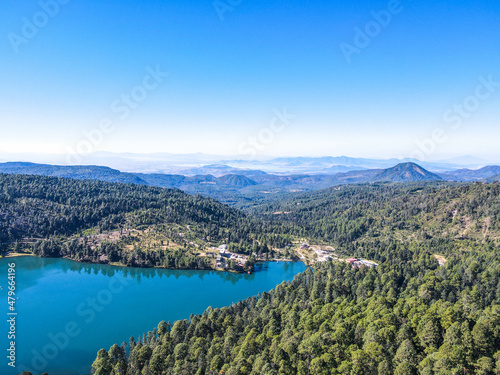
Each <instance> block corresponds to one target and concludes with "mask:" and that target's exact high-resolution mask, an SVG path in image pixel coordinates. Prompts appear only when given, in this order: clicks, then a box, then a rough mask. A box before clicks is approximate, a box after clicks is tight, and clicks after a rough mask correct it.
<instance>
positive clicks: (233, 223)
mask: <svg viewBox="0 0 500 375" xmlns="http://www.w3.org/2000/svg"><path fill="white" fill-rule="evenodd" d="M251 225H253V224H251V222H250V220H249V219H248V218H247V217H246V215H245V214H243V213H242V212H240V211H238V210H235V209H233V208H230V207H228V206H226V205H223V204H221V203H219V202H217V201H216V200H214V199H211V198H205V197H201V196H192V195H188V194H186V193H183V192H181V191H180V190H175V189H164V188H155V187H148V186H140V185H134V184H120V183H107V182H99V181H85V180H73V179H65V178H53V177H42V176H27V175H1V174H0V242H1V243H2V248H3V250H7V249H10V250H16V251H18V250H20V249H23V248H24V249H26V250H29V251H32V252H34V253H35V254H37V255H41V256H55V257H57V256H68V257H70V258H72V259H76V260H84V261H99V258H100V257H101V256H102V255H106V257H107V259H106V261H108V260H109V261H110V262H113V261H114V262H121V263H123V264H127V265H135V266H167V267H173V268H212V267H211V266H210V265H209V263H210V262H211V261H210V260H208V259H206V258H201V257H196V258H195V257H194V255H196V254H199V253H201V252H202V250H203V249H204V248H205V247H206V246H209V245H215V246H218V245H219V244H221V243H228V244H231V243H238V244H239V245H240V247H241V248H244V246H245V245H248V248H249V249H250V246H251V245H252V244H253V243H254V240H253V239H252V238H251V236H250V229H251V228H250V227H251ZM252 229H253V230H254V231H255V232H258V231H259V229H260V228H259V227H258V226H257V227H253V228H252ZM180 260H182V262H180Z"/></svg>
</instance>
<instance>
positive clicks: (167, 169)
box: [0, 152, 495, 178]
mask: <svg viewBox="0 0 500 375" xmlns="http://www.w3.org/2000/svg"><path fill="white" fill-rule="evenodd" d="M2 160H5V161H24V162H34V163H40V164H51V165H101V166H107V167H110V168H113V169H117V170H120V171H123V172H129V173H162V174H181V175H185V176H195V175H199V174H212V175H214V176H216V177H220V176H222V175H225V174H230V173H232V174H244V175H246V174H245V173H244V172H243V171H250V170H260V171H264V172H266V173H272V174H285V175H291V174H337V173H345V172H349V171H353V170H363V169H386V168H391V167H393V166H395V165H397V164H400V163H416V164H418V165H420V166H421V167H423V168H425V169H427V170H429V171H431V172H433V173H438V174H439V173H445V172H451V171H455V170H457V169H462V168H469V169H478V168H481V167H484V166H486V165H488V164H492V165H493V164H495V163H493V162H488V161H486V160H482V159H479V158H477V157H473V156H461V157H456V158H452V159H447V160H441V161H432V162H429V161H419V160H416V159H412V158H399V159H396V158H392V159H371V158H355V157H349V156H324V157H269V156H257V157H255V158H254V159H243V158H242V156H241V155H232V156H224V155H209V154H203V153H192V154H171V153H165V152H159V153H150V154H135V153H113V152H96V153H92V154H89V155H83V156H76V155H64V154H52V155H45V154H44V155H38V154H8V153H2V152H0V161H2ZM247 177H250V178H251V176H247Z"/></svg>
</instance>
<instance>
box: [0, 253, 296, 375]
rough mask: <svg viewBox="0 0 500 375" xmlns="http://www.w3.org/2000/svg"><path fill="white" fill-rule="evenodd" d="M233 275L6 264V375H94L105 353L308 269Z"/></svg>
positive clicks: (1, 266) (269, 268)
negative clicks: (11, 314) (11, 352)
mask: <svg viewBox="0 0 500 375" xmlns="http://www.w3.org/2000/svg"><path fill="white" fill-rule="evenodd" d="M11 262H15V263H16V298H17V297H18V298H19V299H17V300H16V312H17V314H18V315H17V316H16V325H15V329H16V368H15V369H13V368H12V367H9V366H8V362H9V360H8V359H7V356H6V355H5V353H7V352H8V350H7V349H8V348H9V341H10V340H9V339H8V337H7V336H8V331H9V328H10V326H9V324H10V323H8V322H7V319H8V316H7V312H8V310H7V309H8V304H7V290H8V289H7V283H8V278H7V277H8V275H7V271H8V263H11ZM257 270H258V271H257V272H255V273H253V274H251V275H248V274H230V273H224V272H215V271H179V270H158V269H138V268H120V267H113V266H107V265H95V264H85V263H77V262H73V261H69V260H65V259H46V258H35V257H21V258H10V259H0V286H1V287H2V289H1V290H0V297H1V298H0V301H2V302H1V303H2V304H3V306H2V307H1V308H0V312H3V314H4V319H2V321H3V325H2V326H1V327H3V332H4V333H3V334H2V333H0V335H1V336H0V337H1V340H0V342H1V343H3V345H2V351H3V353H4V355H2V358H3V359H2V360H1V361H2V362H1V363H0V374H6V375H7V374H13V375H14V374H17V373H21V372H22V371H23V370H30V371H32V372H33V374H34V375H35V374H41V373H42V372H48V373H49V374H50V375H76V374H88V373H89V372H90V365H91V364H92V362H93V361H94V359H95V356H96V352H97V351H98V350H99V349H100V348H103V347H104V348H106V349H109V347H110V346H111V345H112V344H114V343H118V344H119V345H120V344H121V343H122V342H123V341H126V342H127V343H128V339H129V338H130V336H132V335H133V336H135V338H136V340H137V337H138V336H139V335H141V334H142V333H143V332H147V331H148V330H152V329H153V328H154V327H155V326H157V324H158V323H159V322H160V321H161V320H165V321H168V320H170V321H172V322H173V321H175V320H178V319H184V318H189V315H190V314H199V313H202V312H203V311H205V309H206V308H207V307H208V306H212V307H222V306H227V305H230V304H231V303H233V302H237V301H238V300H240V299H244V298H246V297H249V296H252V295H256V294H257V293H259V292H263V291H268V290H270V289H272V288H274V287H275V286H276V285H277V284H279V283H281V282H282V281H285V280H286V281H289V280H292V279H293V277H294V276H295V275H296V274H297V273H299V272H302V271H304V270H305V265H304V264H303V263H283V262H280V263H276V262H269V263H265V264H263V265H261V266H260V267H259V268H258V269H257Z"/></svg>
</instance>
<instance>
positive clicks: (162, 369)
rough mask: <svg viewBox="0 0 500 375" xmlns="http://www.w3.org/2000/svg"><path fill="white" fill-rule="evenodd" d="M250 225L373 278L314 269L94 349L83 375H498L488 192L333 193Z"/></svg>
mask: <svg viewBox="0 0 500 375" xmlns="http://www.w3.org/2000/svg"><path fill="white" fill-rule="evenodd" d="M256 214H258V215H259V216H260V217H261V218H262V220H266V222H267V223H268V226H267V230H268V231H281V232H282V233H286V234H288V235H290V236H301V237H304V238H307V239H309V240H310V241H324V242H330V243H333V244H335V246H336V247H337V252H339V253H345V254H346V255H347V254H351V255H353V256H358V257H361V256H363V257H366V258H369V259H374V260H376V261H377V262H378V263H379V266H378V267H376V268H368V267H364V266H363V267H361V268H358V267H352V266H351V265H350V264H348V263H345V262H341V261H332V260H330V261H328V262H325V263H317V264H315V265H314V267H313V268H312V269H310V270H308V271H306V272H305V273H303V274H300V275H298V276H297V277H296V278H295V280H294V281H293V282H291V283H283V284H281V285H279V286H278V287H277V288H276V289H275V290H273V291H271V292H270V293H263V294H261V295H258V296H256V297H253V298H249V299H247V300H245V301H240V302H238V303H236V304H234V305H232V306H230V307H225V308H221V309H212V308H208V309H207V310H206V312H205V313H204V314H202V315H196V316H191V318H190V319H188V320H182V321H177V322H175V323H173V324H171V323H170V322H168V323H165V322H161V323H160V324H159V325H158V327H157V328H155V329H154V330H153V331H151V332H149V333H147V334H145V335H143V336H142V337H139V338H137V339H134V338H133V337H132V338H131V339H130V341H129V343H123V344H122V345H121V346H118V345H114V346H113V347H111V348H110V349H109V351H106V350H104V349H101V350H100V351H99V353H98V354H97V358H96V360H95V362H94V363H93V366H92V372H93V373H94V374H123V373H126V374H134V375H135V374H186V375H187V374H214V375H215V374H225V375H236V374H238V375H243V374H300V375H316V374H359V375H361V374H380V375H382V374H389V375H390V374H395V375H407V374H408V375H410V374H429V375H431V374H436V375H437V374H450V375H451V374H485V375H486V374H491V375H493V374H499V373H500V306H499V303H500V254H499V243H500V237H499V229H500V225H499V224H500V220H499V219H500V185H498V184H479V183H478V184H468V185H456V184H454V185H450V184H443V183H433V184H425V185H385V184H382V185H360V186H345V187H341V188H334V189H328V190H325V191H321V192H318V193H313V194H308V195H307V196H306V195H304V196H301V197H296V198H294V199H292V200H289V201H285V202H278V203H275V204H273V205H270V206H267V207H261V208H260V209H259V212H258V213H256ZM438 259H440V260H441V261H440V262H439V261H438Z"/></svg>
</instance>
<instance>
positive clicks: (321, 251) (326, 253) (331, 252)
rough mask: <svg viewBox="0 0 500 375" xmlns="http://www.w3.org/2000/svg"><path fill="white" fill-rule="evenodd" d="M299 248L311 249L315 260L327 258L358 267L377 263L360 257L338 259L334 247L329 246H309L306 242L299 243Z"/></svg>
mask: <svg viewBox="0 0 500 375" xmlns="http://www.w3.org/2000/svg"><path fill="white" fill-rule="evenodd" d="M300 249H301V250H309V249H311V250H313V251H314V253H315V254H316V262H327V261H328V260H330V259H331V260H338V261H343V262H346V263H349V264H351V265H352V266H353V267H356V268H360V267H361V266H366V267H370V268H373V267H377V266H378V264H377V263H375V262H372V261H371V260H367V259H362V258H349V259H339V258H338V257H337V255H336V254H335V249H333V248H332V247H330V246H323V247H322V248H318V247H316V246H310V245H308V244H306V243H303V244H301V245H300Z"/></svg>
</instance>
